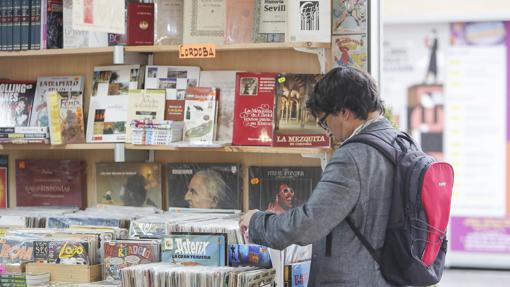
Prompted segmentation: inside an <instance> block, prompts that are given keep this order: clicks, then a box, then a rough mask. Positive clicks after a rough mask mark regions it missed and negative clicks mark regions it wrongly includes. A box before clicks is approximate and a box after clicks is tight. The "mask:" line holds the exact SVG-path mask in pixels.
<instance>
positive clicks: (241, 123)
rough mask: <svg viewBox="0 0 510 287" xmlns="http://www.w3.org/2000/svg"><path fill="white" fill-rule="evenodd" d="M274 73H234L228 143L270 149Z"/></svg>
mask: <svg viewBox="0 0 510 287" xmlns="http://www.w3.org/2000/svg"><path fill="white" fill-rule="evenodd" d="M276 75H277V74H275V73H237V75H236V96H235V106H234V131H233V138H232V144H234V145H250V146H271V144H272V141H273V108H274V93H275V77H276Z"/></svg>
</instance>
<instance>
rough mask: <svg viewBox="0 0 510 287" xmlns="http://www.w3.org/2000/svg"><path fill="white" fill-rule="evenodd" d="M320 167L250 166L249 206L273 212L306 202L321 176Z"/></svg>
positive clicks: (282, 210) (279, 211) (280, 211)
mask: <svg viewBox="0 0 510 287" xmlns="http://www.w3.org/2000/svg"><path fill="white" fill-rule="evenodd" d="M321 175H322V169H321V168H320V167H273V166H265V167H260V166H250V167H249V187H250V188H249V190H250V193H249V198H250V209H260V210H265V211H271V212H274V213H283V212H284V211H286V210H288V209H291V208H293V207H296V206H299V205H301V204H303V203H305V202H306V201H307V200H308V198H309V197H310V194H311V193H312V191H313V189H314V188H315V185H317V183H318V182H319V180H320V177H321Z"/></svg>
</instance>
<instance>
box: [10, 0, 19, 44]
mask: <svg viewBox="0 0 510 287" xmlns="http://www.w3.org/2000/svg"><path fill="white" fill-rule="evenodd" d="M12 13H13V14H12V49H13V50H14V51H18V50H21V0H13V1H12Z"/></svg>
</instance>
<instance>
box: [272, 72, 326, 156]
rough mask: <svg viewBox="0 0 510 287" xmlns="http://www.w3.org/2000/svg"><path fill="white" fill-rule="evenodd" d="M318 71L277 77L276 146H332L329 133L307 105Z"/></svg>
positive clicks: (274, 139)
mask: <svg viewBox="0 0 510 287" xmlns="http://www.w3.org/2000/svg"><path fill="white" fill-rule="evenodd" d="M321 77H322V75H318V74H280V75H278V77H277V80H276V93H275V94H276V96H275V106H274V130H273V146H281V147H316V146H329V137H328V136H327V135H326V134H325V132H324V131H323V130H322V128H320V127H319V126H318V125H317V121H316V119H315V117H314V116H313V115H312V114H311V113H310V112H309V111H308V110H307V109H306V101H307V100H308V95H309V94H310V93H312V92H313V88H314V86H315V84H316V83H317V81H319V79H320V78H321Z"/></svg>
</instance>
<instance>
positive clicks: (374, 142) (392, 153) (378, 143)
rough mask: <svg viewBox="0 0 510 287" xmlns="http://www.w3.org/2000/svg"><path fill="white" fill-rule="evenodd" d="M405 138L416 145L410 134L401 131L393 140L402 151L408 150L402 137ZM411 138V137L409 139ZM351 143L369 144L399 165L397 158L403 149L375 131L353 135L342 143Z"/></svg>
mask: <svg viewBox="0 0 510 287" xmlns="http://www.w3.org/2000/svg"><path fill="white" fill-rule="evenodd" d="M401 138H402V139H404V140H406V141H409V139H410V143H411V144H413V145H414V142H413V141H412V139H411V138H410V137H409V135H407V134H404V133H399V134H398V135H397V136H396V137H395V139H394V140H393V142H396V143H397V144H398V145H399V147H400V148H401V150H402V151H406V150H407V148H406V147H405V146H404V145H403V144H402V142H401V141H400V139H401ZM408 138H409V139H408ZM350 143H363V144H366V145H369V146H371V147H373V148H375V149H376V150H377V151H379V152H380V153H381V154H382V155H383V156H384V157H385V158H387V159H388V160H389V161H390V162H391V163H393V165H397V159H398V156H399V154H400V153H401V151H399V150H398V149H396V148H395V146H394V145H393V144H392V143H390V142H388V141H387V140H385V139H383V138H381V137H380V136H378V135H376V134H373V133H361V134H358V135H355V136H353V137H352V138H350V139H348V140H347V141H346V142H344V143H343V144H342V146H344V145H347V144H350Z"/></svg>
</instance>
